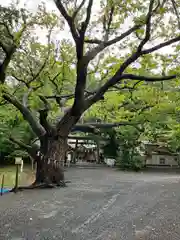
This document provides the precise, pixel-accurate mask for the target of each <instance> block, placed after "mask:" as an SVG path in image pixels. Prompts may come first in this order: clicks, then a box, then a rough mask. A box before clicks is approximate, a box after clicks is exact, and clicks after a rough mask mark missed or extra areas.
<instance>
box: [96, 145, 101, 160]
mask: <svg viewBox="0 0 180 240" xmlns="http://www.w3.org/2000/svg"><path fill="white" fill-rule="evenodd" d="M96 144H97V162H98V163H100V149H99V140H97V141H96Z"/></svg>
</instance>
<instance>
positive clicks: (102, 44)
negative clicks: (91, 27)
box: [85, 25, 141, 62]
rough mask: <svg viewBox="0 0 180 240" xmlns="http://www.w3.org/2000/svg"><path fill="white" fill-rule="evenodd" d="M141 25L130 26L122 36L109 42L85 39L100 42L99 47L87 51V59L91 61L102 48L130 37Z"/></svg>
mask: <svg viewBox="0 0 180 240" xmlns="http://www.w3.org/2000/svg"><path fill="white" fill-rule="evenodd" d="M140 27H141V25H135V26H133V27H132V28H130V29H129V30H127V31H126V32H124V33H122V34H121V35H120V36H118V37H116V38H113V39H112V40H109V41H107V42H105V41H101V40H97V39H95V40H85V42H90V43H96V44H98V42H99V43H100V44H99V45H98V46H97V47H95V48H94V49H92V50H90V51H89V52H87V53H86V55H85V59H86V61H87V62H89V61H91V60H93V59H94V58H95V57H96V55H97V54H98V53H100V52H101V51H102V50H104V49H105V48H106V47H109V46H111V45H113V44H115V43H117V42H120V41H121V40H123V39H124V38H126V37H128V36H129V35H130V34H131V33H133V32H134V31H136V30H137V29H139V28H140Z"/></svg>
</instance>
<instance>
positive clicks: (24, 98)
mask: <svg viewBox="0 0 180 240" xmlns="http://www.w3.org/2000/svg"><path fill="white" fill-rule="evenodd" d="M32 90H33V88H29V89H28V91H27V92H26V93H25V94H24V96H23V106H24V107H28V104H27V102H28V97H29V95H30V93H31V92H32Z"/></svg>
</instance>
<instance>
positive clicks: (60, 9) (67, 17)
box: [54, 0, 79, 42]
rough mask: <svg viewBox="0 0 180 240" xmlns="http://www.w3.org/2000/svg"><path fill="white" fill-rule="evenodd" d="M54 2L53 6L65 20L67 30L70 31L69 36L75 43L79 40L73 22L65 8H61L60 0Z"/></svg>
mask: <svg viewBox="0 0 180 240" xmlns="http://www.w3.org/2000/svg"><path fill="white" fill-rule="evenodd" d="M54 1H55V4H56V6H57V8H58V10H59V11H60V13H61V14H62V16H63V17H64V18H65V19H66V21H67V23H68V25H69V28H70V30H71V34H72V36H73V38H74V41H75V42H77V40H78V38H79V35H78V32H77V30H76V27H75V24H74V20H73V18H72V17H71V16H69V14H68V13H67V11H66V9H65V7H64V6H63V4H62V1H61V0H54Z"/></svg>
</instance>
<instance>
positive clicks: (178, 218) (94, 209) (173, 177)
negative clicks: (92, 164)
mask: <svg viewBox="0 0 180 240" xmlns="http://www.w3.org/2000/svg"><path fill="white" fill-rule="evenodd" d="M66 177H67V178H68V179H70V180H72V183H70V184H69V186H68V187H67V188H61V189H52V190H51V189H50V190H33V191H31V190H29V191H25V192H21V193H18V194H12V193H9V194H6V195H4V196H2V197H0V213H1V218H0V240H1V239H2V240H6V239H7V240H24V239H25V240H41V239H42V240H43V239H47V240H48V239H49V240H51V239H55V240H56V239H57V240H63V239H66V240H121V239H122V240H131V239H136V240H140V239H141V240H145V239H152V240H176V239H177V240H179V239H180V191H179V181H180V175H178V174H175V173H174V174H173V173H170V174H168V173H158V172H156V173H152V172H151V173H148V172H146V173H124V172H119V171H117V170H114V169H69V170H68V171H67V172H66Z"/></svg>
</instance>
